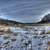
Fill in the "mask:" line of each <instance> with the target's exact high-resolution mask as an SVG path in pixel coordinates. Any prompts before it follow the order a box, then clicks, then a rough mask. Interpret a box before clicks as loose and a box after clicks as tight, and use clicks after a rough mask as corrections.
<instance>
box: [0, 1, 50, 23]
mask: <svg viewBox="0 0 50 50" xmlns="http://www.w3.org/2000/svg"><path fill="white" fill-rule="evenodd" d="M48 12H50V0H0V18H3V19H8V20H15V21H17V22H24V23H33V22H38V21H40V20H41V19H42V18H43V16H45V15H46V14H47V13H48Z"/></svg>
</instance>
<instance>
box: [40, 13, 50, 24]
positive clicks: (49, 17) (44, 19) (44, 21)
mask: <svg viewBox="0 0 50 50" xmlns="http://www.w3.org/2000/svg"><path fill="white" fill-rule="evenodd" d="M49 22H50V14H48V15H46V16H44V18H43V19H42V20H41V21H40V22H39V23H49Z"/></svg>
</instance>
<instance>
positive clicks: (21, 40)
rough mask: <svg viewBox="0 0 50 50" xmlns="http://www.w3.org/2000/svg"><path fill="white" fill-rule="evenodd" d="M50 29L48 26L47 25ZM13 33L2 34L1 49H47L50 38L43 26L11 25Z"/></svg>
mask: <svg viewBox="0 0 50 50" xmlns="http://www.w3.org/2000/svg"><path fill="white" fill-rule="evenodd" d="M47 29H48V27H47ZM10 31H11V32H12V33H10V32H9V33H6V32H5V33H4V32H0V33H3V34H2V35H0V50H46V49H47V47H48V45H47V42H48V41H49V40H50V39H49V37H50V36H48V34H46V32H45V31H46V30H45V29H43V28H42V27H39V28H34V29H28V30H25V29H24V28H19V27H17V28H15V27H10Z"/></svg>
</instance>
